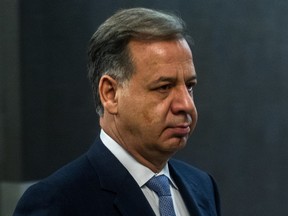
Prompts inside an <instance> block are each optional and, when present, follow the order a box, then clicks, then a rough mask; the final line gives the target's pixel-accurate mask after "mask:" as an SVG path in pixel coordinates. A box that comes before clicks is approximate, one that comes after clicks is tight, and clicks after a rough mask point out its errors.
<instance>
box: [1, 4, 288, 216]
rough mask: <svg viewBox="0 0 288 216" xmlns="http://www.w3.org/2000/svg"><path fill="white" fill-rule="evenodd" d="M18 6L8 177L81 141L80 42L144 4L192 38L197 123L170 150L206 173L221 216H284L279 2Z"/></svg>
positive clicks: (86, 100) (283, 24) (84, 117)
mask: <svg viewBox="0 0 288 216" xmlns="http://www.w3.org/2000/svg"><path fill="white" fill-rule="evenodd" d="M19 3H20V4H19V10H18V13H19V26H20V31H19V32H20V33H19V38H20V41H19V50H20V54H19V58H20V63H19V67H20V75H21V76H20V81H21V84H20V91H19V95H20V96H21V97H20V98H21V100H20V103H19V104H20V105H19V106H20V108H21V133H20V135H21V146H18V150H19V151H20V152H21V156H20V157H18V159H19V158H20V162H17V163H18V166H19V167H20V168H21V169H20V170H21V171H19V172H18V175H14V177H9V178H10V179H13V180H21V181H26V180H36V179H39V178H42V177H45V176H47V175H49V174H50V173H51V172H53V171H54V170H55V169H57V168H58V167H60V166H62V165H64V164H65V163H67V162H68V161H70V160H72V159H74V158H75V157H77V156H78V155H80V154H82V153H83V152H84V151H85V150H86V149H87V148H88V147H89V146H90V144H91V143H92V142H93V140H94V138H95V136H97V135H98V133H99V128H98V117H97V115H96V114H95V112H94V107H93V101H92V95H91V91H90V87H89V83H88V80H87V78H86V49H87V44H88V41H89V39H90V37H91V35H92V34H93V32H94V31H95V30H96V28H97V27H98V26H99V24H100V23H102V22H103V21H104V20H105V19H106V18H107V17H108V16H110V15H111V14H112V13H113V12H114V11H115V10H118V9H119V8H126V7H134V6H144V7H150V8H155V9H163V10H169V11H174V12H176V13H177V14H179V15H180V16H181V17H182V18H183V19H184V20H185V21H186V23H187V25H188V28H189V30H190V33H191V35H192V37H193V39H194V41H195V45H194V47H193V53H194V61H195V65H196V70H197V72H198V77H199V85H198V86H197V88H196V91H195V98H196V103H197V107H198V112H199V123H198V126H197V129H196V131H195V132H194V135H193V136H192V137H191V139H190V141H189V145H188V146H187V148H186V149H185V150H184V151H181V152H179V153H178V154H177V157H178V158H181V159H183V160H185V161H187V162H189V163H192V164H194V165H196V166H198V167H200V168H202V169H204V170H207V171H208V172H210V173H211V174H212V175H214V177H215V178H216V180H217V182H218V185H219V189H220V192H221V197H222V208H223V215H226V216H230V215H233V216H243V215H245V216H255V215H261V216H266V215H267V216H268V215H269V216H271V215H287V214H288V206H287V201H288V171H287V170H288V159H287V156H288V146H287V140H288V139H287V132H288V124H287V117H288V114H287V110H288V96H287V95H288V87H287V81H288V73H287V68H288V61H287V59H288V53H287V51H288V22H287V20H288V13H287V12H288V1H286V0H278V1H277V0H275V1H269V0H253V1H248V0H243V1H239V0H229V1H224V0H222V1H220V0H219V1H215V0H178V1H172V0H169V1H168V0H156V1H155V0H145V1H144V0H143V1H141V0H138V1H137V0H130V1H129V0H126V1H125V0H117V1H112V0H105V1H92V0H82V1H79V0H69V1H68V0H66V1H55V0H50V1H47V0H45V1H38V0H25V1H24V0H23V1H19ZM1 73H2V72H1ZM18 129H19V128H18ZM0 147H1V145H0ZM10 157H14V156H13V155H11V156H10ZM15 163H16V162H15ZM10 166H11V167H13V166H14V165H13V164H11V165H10ZM7 176H9V175H8V172H6V175H4V176H3V177H2V179H7Z"/></svg>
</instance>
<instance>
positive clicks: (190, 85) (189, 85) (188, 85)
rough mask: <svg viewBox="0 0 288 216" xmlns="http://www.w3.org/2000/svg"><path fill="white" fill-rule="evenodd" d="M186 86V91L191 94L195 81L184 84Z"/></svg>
mask: <svg viewBox="0 0 288 216" xmlns="http://www.w3.org/2000/svg"><path fill="white" fill-rule="evenodd" d="M186 87H187V91H188V92H189V93H190V94H192V93H193V89H194V87H195V83H188V84H187V85H186Z"/></svg>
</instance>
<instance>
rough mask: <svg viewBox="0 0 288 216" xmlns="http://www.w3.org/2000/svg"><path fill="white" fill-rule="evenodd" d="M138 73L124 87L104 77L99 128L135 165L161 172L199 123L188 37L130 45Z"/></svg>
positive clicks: (100, 86)
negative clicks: (121, 148) (131, 157)
mask: <svg viewBox="0 0 288 216" xmlns="http://www.w3.org/2000/svg"><path fill="white" fill-rule="evenodd" d="M128 48H129V50H130V53H131V56H132V59H133V63H134V68H135V73H134V74H133V76H132V77H131V78H130V80H128V81H127V82H125V83H124V84H119V83H117V81H116V80H114V79H112V78H111V77H109V76H107V75H104V76H103V77H102V78H101V80H100V84H99V92H100V98H101V102H102V104H103V107H104V115H103V116H102V117H101V118H100V125H101V127H102V128H103V130H104V131H105V132H106V133H107V134H108V135H110V136H111V137H112V138H113V139H114V140H115V141H116V142H117V143H119V144H120V145H121V146H122V147H123V148H124V149H126V150H127V151H128V152H129V153H130V154H131V155H132V156H133V157H134V158H135V159H136V160H137V161H139V162H140V163H141V164H143V165H144V166H146V167H148V168H150V169H151V170H152V171H153V172H155V173H157V172H159V171H161V170H162V169H163V167H164V166H165V164H166V162H167V160H168V159H169V158H170V157H171V156H172V155H173V154H175V153H176V152H177V151H178V150H179V149H182V148H183V147H184V146H185V145H186V142H187V139H188V137H189V135H190V134H191V133H192V131H193V130H194V128H195V126H196V122H197V111H196V107H195V104H194V99H193V87H194V86H195V85H196V83H197V79H196V72H195V68H194V64H193V57H192V52H191V50H190V48H189V46H188V44H187V42H186V41H185V40H184V39H177V40H168V41H149V42H147V41H137V40H132V41H130V42H129V44H128Z"/></svg>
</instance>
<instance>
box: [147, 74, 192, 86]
mask: <svg viewBox="0 0 288 216" xmlns="http://www.w3.org/2000/svg"><path fill="white" fill-rule="evenodd" d="M176 80H177V78H175V77H166V76H161V77H159V78H158V79H156V80H154V81H153V82H152V83H151V84H157V83H159V82H175V81H176ZM194 80H197V75H194V76H191V77H190V78H188V79H187V80H186V81H185V82H191V81H194Z"/></svg>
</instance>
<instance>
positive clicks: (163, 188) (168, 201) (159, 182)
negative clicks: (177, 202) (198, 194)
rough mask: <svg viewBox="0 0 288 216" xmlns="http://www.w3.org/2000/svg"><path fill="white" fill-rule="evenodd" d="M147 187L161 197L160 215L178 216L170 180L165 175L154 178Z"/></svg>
mask: <svg viewBox="0 0 288 216" xmlns="http://www.w3.org/2000/svg"><path fill="white" fill-rule="evenodd" d="M146 185H147V187H148V188H150V189H151V190H153V191H154V192H155V193H156V194H157V195H158V197H159V210H160V215H161V216H176V214H175V211H174V207H173V201H172V197H171V192H170V184H169V180H168V178H167V177H166V176H165V175H160V176H154V177H152V178H151V179H150V180H149V181H148V182H147V183H146Z"/></svg>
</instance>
